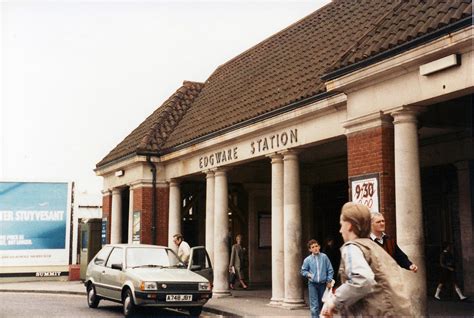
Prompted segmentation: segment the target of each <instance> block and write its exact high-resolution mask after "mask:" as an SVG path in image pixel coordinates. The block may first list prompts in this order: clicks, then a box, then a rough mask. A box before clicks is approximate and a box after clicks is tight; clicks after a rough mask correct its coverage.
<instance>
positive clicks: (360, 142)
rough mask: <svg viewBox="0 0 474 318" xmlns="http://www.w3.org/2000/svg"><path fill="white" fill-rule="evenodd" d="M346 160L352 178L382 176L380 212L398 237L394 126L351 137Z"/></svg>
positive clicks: (355, 133)
mask: <svg viewBox="0 0 474 318" xmlns="http://www.w3.org/2000/svg"><path fill="white" fill-rule="evenodd" d="M347 161H348V174H349V178H350V177H356V176H360V175H365V174H373V173H378V174H379V183H380V184H379V189H380V193H379V194H380V198H379V199H380V212H381V213H383V214H384V216H385V220H386V231H387V233H388V234H389V235H392V236H394V237H395V235H396V231H395V228H396V220H395V156H394V130H393V126H392V125H382V126H379V127H375V128H370V129H366V130H364V131H358V132H354V133H350V134H348V135H347Z"/></svg>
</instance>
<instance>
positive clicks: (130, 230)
mask: <svg viewBox="0 0 474 318" xmlns="http://www.w3.org/2000/svg"><path fill="white" fill-rule="evenodd" d="M128 202H129V204H128V231H127V233H128V243H132V242H133V188H132V187H130V193H129V200H128ZM137 243H139V242H137Z"/></svg>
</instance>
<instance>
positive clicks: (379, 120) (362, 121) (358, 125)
mask: <svg viewBox="0 0 474 318" xmlns="http://www.w3.org/2000/svg"><path fill="white" fill-rule="evenodd" d="M391 122H392V119H391V118H390V116H388V115H386V114H384V113H383V112H381V111H378V112H375V113H371V114H368V115H365V116H361V117H357V118H352V119H349V120H347V121H346V122H344V123H343V125H342V126H343V127H344V128H345V129H346V135H348V134H351V133H354V132H358V131H362V130H366V129H369V128H375V127H380V126H390V125H391Z"/></svg>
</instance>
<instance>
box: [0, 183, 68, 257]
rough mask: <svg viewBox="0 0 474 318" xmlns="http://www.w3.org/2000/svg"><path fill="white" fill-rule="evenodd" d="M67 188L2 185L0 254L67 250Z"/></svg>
mask: <svg viewBox="0 0 474 318" xmlns="http://www.w3.org/2000/svg"><path fill="white" fill-rule="evenodd" d="M68 186H69V185H68V183H67V182H57V183H46V182H0V251H19V250H66V249H67V246H68V242H69V240H68V233H69V231H68V224H69V217H68V215H69V213H68V203H69V197H68V195H69V190H68ZM58 252H59V251H58ZM2 254H4V253H2Z"/></svg>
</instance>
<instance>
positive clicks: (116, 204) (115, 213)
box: [110, 189, 122, 244]
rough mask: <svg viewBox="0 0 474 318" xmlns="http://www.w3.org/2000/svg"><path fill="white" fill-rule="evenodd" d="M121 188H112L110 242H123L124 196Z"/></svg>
mask: <svg viewBox="0 0 474 318" xmlns="http://www.w3.org/2000/svg"><path fill="white" fill-rule="evenodd" d="M120 192H121V191H120V190H119V189H114V190H112V215H111V219H112V220H111V226H110V243H112V244H117V243H122V198H121V196H120Z"/></svg>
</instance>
